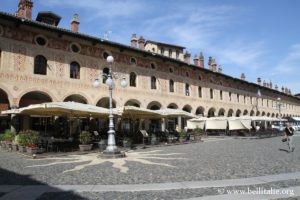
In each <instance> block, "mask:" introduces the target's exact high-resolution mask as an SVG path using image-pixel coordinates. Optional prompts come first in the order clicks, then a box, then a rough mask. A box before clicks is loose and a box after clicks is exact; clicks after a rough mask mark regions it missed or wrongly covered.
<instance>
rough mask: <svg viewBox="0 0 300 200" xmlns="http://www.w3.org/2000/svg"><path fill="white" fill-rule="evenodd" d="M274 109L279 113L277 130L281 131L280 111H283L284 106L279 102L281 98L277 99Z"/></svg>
mask: <svg viewBox="0 0 300 200" xmlns="http://www.w3.org/2000/svg"><path fill="white" fill-rule="evenodd" d="M273 108H274V109H276V110H278V112H279V130H281V125H282V124H281V119H282V118H281V110H282V109H285V107H284V104H283V103H282V102H281V98H280V97H278V98H277V101H276V104H275V106H274V107H273Z"/></svg>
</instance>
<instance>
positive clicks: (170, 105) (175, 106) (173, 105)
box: [167, 103, 178, 109]
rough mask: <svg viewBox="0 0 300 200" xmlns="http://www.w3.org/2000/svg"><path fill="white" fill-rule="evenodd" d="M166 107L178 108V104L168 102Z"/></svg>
mask: <svg viewBox="0 0 300 200" xmlns="http://www.w3.org/2000/svg"><path fill="white" fill-rule="evenodd" d="M167 108H170V109H178V105H177V104H176V103H170V104H169V105H168V106H167Z"/></svg>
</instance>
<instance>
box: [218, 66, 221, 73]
mask: <svg viewBox="0 0 300 200" xmlns="http://www.w3.org/2000/svg"><path fill="white" fill-rule="evenodd" d="M218 72H219V73H222V67H221V65H219V66H218Z"/></svg>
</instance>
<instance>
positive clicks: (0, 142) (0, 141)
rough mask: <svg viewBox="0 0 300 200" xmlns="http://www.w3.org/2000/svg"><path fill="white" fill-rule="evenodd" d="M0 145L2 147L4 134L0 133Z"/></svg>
mask: <svg viewBox="0 0 300 200" xmlns="http://www.w3.org/2000/svg"><path fill="white" fill-rule="evenodd" d="M0 145H1V147H3V148H4V134H0Z"/></svg>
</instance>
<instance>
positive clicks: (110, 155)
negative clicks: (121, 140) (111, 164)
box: [99, 150, 126, 159]
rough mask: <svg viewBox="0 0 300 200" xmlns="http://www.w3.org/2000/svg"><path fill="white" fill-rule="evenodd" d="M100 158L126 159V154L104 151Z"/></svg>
mask: <svg viewBox="0 0 300 200" xmlns="http://www.w3.org/2000/svg"><path fill="white" fill-rule="evenodd" d="M99 157H100V158H104V159H112V158H124V157H126V154H125V153H124V152H121V151H118V150H116V151H107V150H104V151H103V152H102V153H100V155H99Z"/></svg>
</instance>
